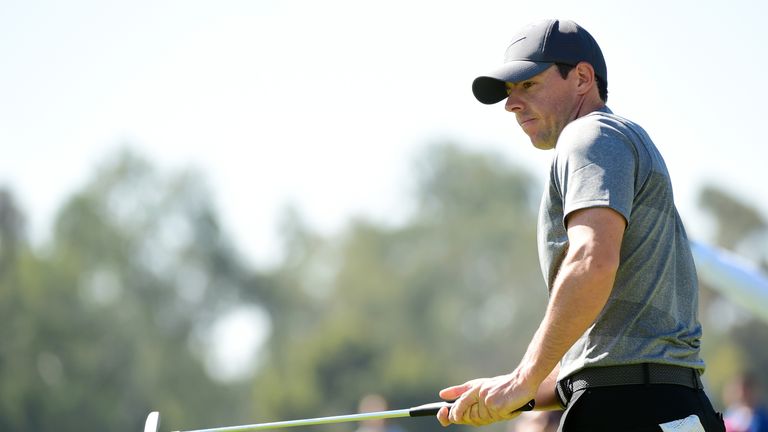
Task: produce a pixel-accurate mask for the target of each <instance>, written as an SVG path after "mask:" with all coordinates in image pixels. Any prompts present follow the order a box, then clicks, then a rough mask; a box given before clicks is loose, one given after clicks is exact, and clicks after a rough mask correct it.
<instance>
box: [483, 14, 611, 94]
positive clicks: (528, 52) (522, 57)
mask: <svg viewBox="0 0 768 432" xmlns="http://www.w3.org/2000/svg"><path fill="white" fill-rule="evenodd" d="M579 62H587V63H589V64H591V65H592V67H593V68H594V69H595V75H597V76H598V77H600V78H602V79H603V80H604V81H605V82H606V83H607V82H608V69H607V67H606V66H605V59H604V58H603V52H602V51H601V50H600V47H599V46H598V45H597V42H596V41H595V39H594V38H593V37H592V35H590V34H589V33H588V32H587V31H586V30H584V29H583V28H582V27H581V26H579V25H578V24H576V23H575V22H573V21H565V20H563V21H561V20H556V19H550V20H544V21H537V22H535V23H533V24H530V25H528V26H527V27H526V28H525V29H523V30H522V31H521V32H520V33H518V34H517V35H516V36H515V37H513V38H512V42H511V43H510V44H509V46H508V47H507V51H506V53H505V54H504V64H503V65H502V66H501V67H499V68H497V69H495V70H493V71H491V72H490V73H488V74H486V75H483V76H480V77H477V78H475V81H474V82H473V83H472V92H473V93H474V94H475V97H476V98H477V100H479V101H480V102H482V103H484V104H495V103H497V102H501V101H502V100H504V99H506V97H507V89H506V86H505V84H504V83H505V82H512V83H516V82H520V81H525V80H527V79H530V78H531V77H533V76H535V75H538V74H540V73H541V72H544V71H545V70H546V69H547V68H548V67H550V66H552V65H553V64H555V63H564V64H569V65H574V66H575V65H576V64H578V63H579Z"/></svg>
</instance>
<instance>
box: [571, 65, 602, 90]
mask: <svg viewBox="0 0 768 432" xmlns="http://www.w3.org/2000/svg"><path fill="white" fill-rule="evenodd" d="M574 72H576V80H577V81H576V91H577V92H578V93H579V94H587V93H588V92H589V90H590V89H591V88H592V87H594V86H597V82H596V81H595V69H594V68H593V67H592V65H591V64H589V63H587V62H580V63H579V64H577V65H576V67H575V70H574Z"/></svg>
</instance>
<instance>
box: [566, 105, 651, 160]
mask: <svg viewBox="0 0 768 432" xmlns="http://www.w3.org/2000/svg"><path fill="white" fill-rule="evenodd" d="M635 127H637V128H639V126H637V125H636V124H635V123H633V122H631V121H629V120H627V119H626V118H624V117H621V116H618V115H616V114H614V113H613V112H611V110H609V109H608V107H604V108H603V109H600V110H597V111H593V112H591V113H589V114H587V115H584V116H582V117H579V118H578V119H576V120H573V121H572V122H570V123H569V124H568V125H567V126H566V127H565V128H564V129H563V131H562V133H561V134H560V138H559V139H558V143H557V148H558V149H559V150H560V151H570V150H574V149H578V148H584V147H585V146H594V145H600V143H601V142H602V143H608V142H612V141H617V140H618V141H624V142H626V143H627V144H629V142H630V141H631V138H630V136H631V135H632V132H631V130H632V129H633V128H635Z"/></svg>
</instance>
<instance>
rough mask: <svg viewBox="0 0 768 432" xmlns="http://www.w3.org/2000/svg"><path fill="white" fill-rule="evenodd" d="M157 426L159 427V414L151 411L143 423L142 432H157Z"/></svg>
mask: <svg viewBox="0 0 768 432" xmlns="http://www.w3.org/2000/svg"><path fill="white" fill-rule="evenodd" d="M158 426H160V413H159V412H157V411H152V412H151V413H149V415H148V416H147V421H146V422H144V432H157V427H158Z"/></svg>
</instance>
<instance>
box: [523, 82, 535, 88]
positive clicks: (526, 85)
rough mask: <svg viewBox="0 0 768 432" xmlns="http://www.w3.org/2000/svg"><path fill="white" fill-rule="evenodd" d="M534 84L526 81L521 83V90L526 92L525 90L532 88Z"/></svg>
mask: <svg viewBox="0 0 768 432" xmlns="http://www.w3.org/2000/svg"><path fill="white" fill-rule="evenodd" d="M534 84H535V83H534V82H531V81H526V82H524V83H523V88H524V89H526V90H527V89H529V88H531V87H533V85H534Z"/></svg>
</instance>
